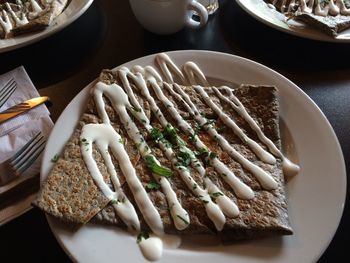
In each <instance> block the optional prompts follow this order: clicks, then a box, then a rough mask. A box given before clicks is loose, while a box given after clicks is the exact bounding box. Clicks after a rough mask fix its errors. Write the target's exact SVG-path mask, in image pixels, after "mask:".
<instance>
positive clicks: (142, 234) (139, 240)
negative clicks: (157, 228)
mask: <svg viewBox="0 0 350 263" xmlns="http://www.w3.org/2000/svg"><path fill="white" fill-rule="evenodd" d="M148 238H149V234H148V233H147V232H140V234H138V236H137V240H136V242H137V244H138V243H140V242H141V241H142V239H148Z"/></svg>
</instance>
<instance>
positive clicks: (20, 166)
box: [11, 132, 46, 174]
mask: <svg viewBox="0 0 350 263" xmlns="http://www.w3.org/2000/svg"><path fill="white" fill-rule="evenodd" d="M45 142H46V141H45V139H44V136H43V135H42V133H41V132H38V133H37V134H36V135H35V136H34V137H33V138H32V139H31V140H30V141H28V142H27V143H26V144H25V145H24V146H23V147H22V148H21V149H20V150H19V151H18V152H17V153H16V154H15V155H14V156H13V157H12V158H11V164H12V166H13V168H14V169H15V170H16V173H17V174H21V173H23V172H24V171H25V170H26V169H28V168H29V167H30V166H31V165H32V164H33V163H34V161H35V160H36V159H37V158H38V157H39V155H40V154H41V152H42V151H43V150H44V148H45Z"/></svg>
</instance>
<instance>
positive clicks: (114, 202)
mask: <svg viewBox="0 0 350 263" xmlns="http://www.w3.org/2000/svg"><path fill="white" fill-rule="evenodd" d="M118 202H119V201H118V200H117V199H112V200H111V201H110V202H109V203H110V204H111V205H115V204H118Z"/></svg>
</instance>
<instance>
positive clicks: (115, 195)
mask: <svg viewBox="0 0 350 263" xmlns="http://www.w3.org/2000/svg"><path fill="white" fill-rule="evenodd" d="M120 138H121V137H120V136H119V134H118V133H117V132H116V131H115V130H114V129H113V128H112V127H111V126H110V125H106V124H87V125H85V126H84V127H83V129H82V132H81V136H80V140H81V142H82V144H81V153H82V156H83V159H84V161H85V163H86V166H87V168H88V170H89V172H90V174H91V176H92V178H93V179H94V181H95V183H96V185H97V186H98V187H99V188H100V189H101V191H102V193H103V194H104V195H105V196H106V197H107V198H108V199H109V200H116V201H117V203H116V204H113V207H114V209H115V211H116V213H117V214H118V215H119V216H120V218H121V219H122V220H123V222H124V223H125V224H126V225H127V226H128V228H129V229H130V230H137V231H139V230H140V222H139V220H138V216H137V214H136V211H135V209H134V207H133V205H132V204H131V203H130V201H129V199H128V198H127V197H126V196H125V195H124V193H123V191H122V188H121V185H120V182H119V180H118V177H117V173H116V171H115V169H114V166H113V164H112V161H111V157H110V156H109V154H108V147H110V148H111V150H112V152H113V155H114V156H115V157H116V158H117V160H118V162H119V164H120V167H121V169H122V171H123V173H124V174H125V175H126V178H127V181H128V185H129V187H130V189H132V191H133V193H136V196H140V195H141V196H140V197H141V198H144V197H143V196H142V194H141V191H140V188H142V189H143V187H142V185H141V183H139V182H138V180H137V176H136V172H135V169H134V168H133V166H132V164H131V162H130V159H129V156H128V155H127V153H126V151H125V150H124V148H123V146H122V144H120V143H119V140H120ZM94 142H95V143H96V146H97V147H98V149H99V151H100V152H101V154H102V157H103V159H104V160H105V163H106V165H107V168H108V172H109V174H110V175H111V181H112V183H113V186H114V189H115V192H113V191H112V190H111V189H110V188H109V187H108V185H107V184H106V183H105V181H104V180H103V176H102V174H101V172H100V170H99V168H98V166H97V164H96V161H95V160H94V158H93V156H92V144H93V143H94ZM135 199H139V198H137V197H136V198H135ZM118 200H119V201H118Z"/></svg>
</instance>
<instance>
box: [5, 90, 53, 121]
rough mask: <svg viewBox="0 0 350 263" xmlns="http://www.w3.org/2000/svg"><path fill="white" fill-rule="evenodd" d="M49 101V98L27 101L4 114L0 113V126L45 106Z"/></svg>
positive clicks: (43, 97)
mask: <svg viewBox="0 0 350 263" xmlns="http://www.w3.org/2000/svg"><path fill="white" fill-rule="evenodd" d="M48 100H49V97H47V96H42V97H37V98H33V99H30V100H26V101H23V102H21V103H19V104H16V105H14V106H12V107H11V108H8V109H7V110H5V111H3V112H0V124H1V123H3V122H5V121H8V120H10V119H12V118H14V117H17V116H18V115H20V114H22V113H25V112H27V111H29V110H31V109H33V108H35V107H36V106H39V105H40V104H43V103H44V102H45V101H48Z"/></svg>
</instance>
